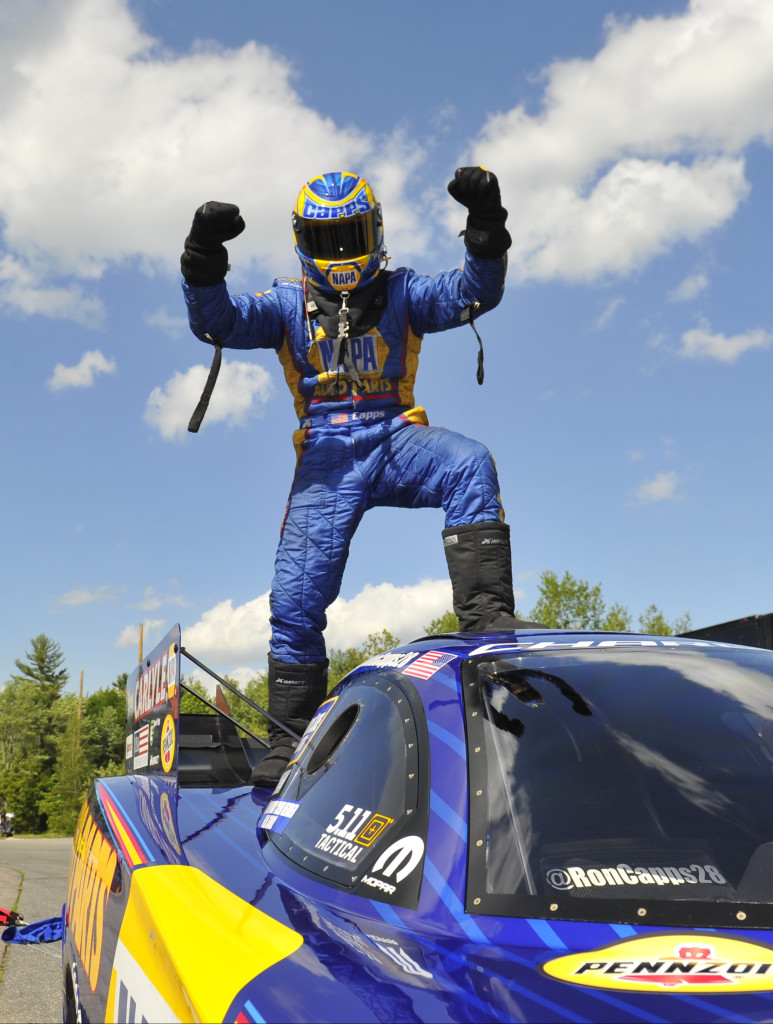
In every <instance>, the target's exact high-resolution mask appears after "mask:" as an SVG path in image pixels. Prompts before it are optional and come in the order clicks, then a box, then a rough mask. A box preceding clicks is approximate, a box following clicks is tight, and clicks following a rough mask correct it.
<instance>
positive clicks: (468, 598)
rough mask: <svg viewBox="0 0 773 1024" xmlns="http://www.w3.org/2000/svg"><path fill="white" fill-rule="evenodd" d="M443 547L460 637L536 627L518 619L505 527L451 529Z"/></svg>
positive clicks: (474, 525)
mask: <svg viewBox="0 0 773 1024" xmlns="http://www.w3.org/2000/svg"><path fill="white" fill-rule="evenodd" d="M443 545H444V547H445V552H446V562H447V563H448V573H449V575H450V577H451V587H452V589H453V602H454V611H455V612H456V614H457V616H458V618H459V631H460V632H461V633H479V632H482V631H487V630H502V629H517V628H518V627H519V626H530V625H536V623H529V622H522V621H520V620H519V619H516V618H515V598H514V596H513V565H512V559H511V555H510V527H509V526H508V525H507V524H506V523H498V522H494V523H468V524H467V525H464V526H450V527H448V528H447V529H445V530H443Z"/></svg>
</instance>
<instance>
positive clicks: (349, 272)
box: [327, 263, 362, 291]
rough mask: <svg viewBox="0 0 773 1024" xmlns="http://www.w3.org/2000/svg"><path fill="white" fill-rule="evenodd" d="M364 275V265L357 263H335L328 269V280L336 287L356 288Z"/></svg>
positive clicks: (338, 289) (337, 289)
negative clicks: (359, 265) (360, 265)
mask: <svg viewBox="0 0 773 1024" xmlns="http://www.w3.org/2000/svg"><path fill="white" fill-rule="evenodd" d="M361 277H362V267H358V266H357V264H356V263H333V264H331V266H330V267H328V270H327V279H328V282H329V283H330V284H331V285H332V286H333V288H335V289H336V291H342V290H345V289H351V288H356V287H357V285H358V284H359V283H360V278H361Z"/></svg>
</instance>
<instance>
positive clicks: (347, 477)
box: [183, 252, 506, 663]
mask: <svg viewBox="0 0 773 1024" xmlns="http://www.w3.org/2000/svg"><path fill="white" fill-rule="evenodd" d="M505 269H506V260H505V258H504V257H503V258H501V259H482V258H479V257H476V256H473V255H472V254H471V253H469V252H468V253H467V254H466V259H465V265H464V268H463V269H458V270H453V271H447V272H444V273H441V274H438V275H436V276H432V277H431V276H429V275H423V274H417V273H416V272H415V271H413V270H410V269H407V268H401V269H399V270H396V271H394V272H392V273H391V274H390V275H389V280H388V283H387V288H386V296H385V302H384V309H383V312H382V313H381V315H380V318H379V319H378V324H377V326H376V327H373V328H371V329H370V330H367V331H366V332H365V333H364V334H362V336H360V337H353V338H352V339H350V340H349V342H348V349H347V350H346V351H345V361H343V362H342V361H340V357H341V353H340V351H339V350H338V348H337V346H336V345H335V343H334V341H332V340H331V339H330V338H328V337H326V336H325V332H324V330H323V329H322V327H321V326H320V325H319V323H318V322H317V321H316V320H315V319H314V317H313V315H312V314H311V313H309V312H308V308H309V307H308V306H307V301H306V296H305V294H304V290H303V286H302V284H301V282H300V281H296V280H293V279H279V280H276V281H274V283H273V286H272V287H271V289H269V290H268V291H267V292H264V293H258V294H256V295H230V294H229V293H228V290H227V288H226V285H225V283H223V284H218V285H213V286H207V287H196V286H194V285H190V284H188V283H187V282H186V281H183V292H184V294H185V299H186V302H187V306H188V318H189V322H190V325H191V329H192V331H193V333H194V334H195V335H196V336H197V337H198V338H201V339H202V340H209V339H207V338H206V337H205V336H206V335H207V334H208V335H210V337H211V338H213V339H217V341H219V342H220V343H221V344H222V345H223V346H224V347H226V348H236V349H249V348H273V349H274V350H275V351H276V352H277V354H278V356H279V360H280V363H281V365H282V368H283V370H284V375H285V380H286V382H287V385H288V387H289V389H290V392H291V393H292V396H293V399H294V402H295V409H296V412H297V414H298V418H299V428H298V430H296V431H295V433H294V437H293V441H294V445H295V450H296V468H295V478H294V480H293V484H292V488H291V491H290V496H289V499H288V503H287V510H286V513H285V518H284V522H283V524H282V531H281V536H280V542H279V547H278V550H277V555H276V563H275V569H274V580H273V583H272V588H271V627H272V637H271V644H270V649H271V654H272V655H273V657H274V658H275V659H277V660H278V661H282V662H291V663H307V662H320V661H323V660H324V658H325V642H324V638H323V631H324V629H325V626H326V625H327V617H326V611H327V608H328V607H329V606H330V604H332V602H333V601H334V600H335V599H336V597H337V596H338V593H339V590H340V587H341V580H342V577H343V572H344V567H345V565H346V560H347V557H348V554H349V545H350V541H351V538H352V536H353V534H354V531H355V530H356V528H357V526H358V524H359V522H360V519H361V518H362V516H363V514H364V512H365V511H367V509H369V508H374V507H377V506H393V507H401V508H427V507H429V508H439V507H442V508H443V510H444V512H445V525H446V526H447V527H449V526H459V525H462V524H467V523H479V522H493V521H499V520H503V519H504V513H503V510H502V504H501V499H500V496H499V482H498V479H497V474H496V469H495V467H494V463H493V460H492V458H491V454H490V452H489V451H488V449H487V448H486V447H485V446H484V445H482V444H480V443H478V442H477V441H473V440H470V439H469V438H467V437H464V436H463V435H461V434H457V433H454V432H453V431H450V430H445V429H443V428H440V427H430V426H429V424H428V420H427V416H426V413H425V411H424V409H423V408H422V407H421V406H416V405H415V403H414V397H413V384H414V379H415V377H416V370H417V367H418V361H419V351H420V348H421V342H422V338H423V336H424V335H425V334H430V333H433V332H436V331H444V330H447V329H448V328H451V327H456V326H458V325H459V324H460V323H461V322H462V321H461V315H462V311H463V310H464V309H465V308H466V307H469V306H472V307H473V308H474V310H475V315H476V316H478V315H480V313H484V312H486V311H487V310H489V309H492V308H493V307H494V306H496V305H497V303H498V302H499V301H500V298H501V296H502V291H503V289H504V278H505ZM312 337H313V341H312Z"/></svg>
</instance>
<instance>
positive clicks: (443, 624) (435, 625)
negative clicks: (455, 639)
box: [424, 611, 459, 636]
mask: <svg viewBox="0 0 773 1024" xmlns="http://www.w3.org/2000/svg"><path fill="white" fill-rule="evenodd" d="M424 631H425V633H426V634H427V636H435V635H437V634H439V633H458V632H459V616H458V615H456V614H455V613H454V612H452V611H447V612H443V614H442V615H439V616H438V617H437V618H436V619H433V620H432V622H430V624H429V625H428V626H425V627H424Z"/></svg>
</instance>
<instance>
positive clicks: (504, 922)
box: [64, 629, 773, 1022]
mask: <svg viewBox="0 0 773 1024" xmlns="http://www.w3.org/2000/svg"><path fill="white" fill-rule="evenodd" d="M179 654H180V637H179V631H174V630H173V631H172V632H171V633H170V634H169V636H168V637H167V638H165V640H164V641H163V642H162V644H160V645H159V647H158V648H157V649H156V651H154V652H153V654H152V655H151V656H150V657H149V658H148V659H147V663H145V662H143V665H142V666H140V669H139V670H137V671H135V673H134V674H133V676H132V677H131V679H130V684H129V688H128V691H127V696H128V711H129V714H128V729H127V772H128V774H126V775H125V776H122V777H118V778H108V779H101V780H98V781H97V783H96V784H95V786H94V787H93V789H92V792H91V793H90V795H89V797H88V799H87V801H86V803H85V804H84V808H83V811H82V814H81V819H80V821H79V826H78V831H77V833H76V837H75V848H74V854H73V862H72V869H71V874H70V884H69V890H68V903H67V906H66V907H65V920H66V931H65V942H64V979H65V1017H66V1019H71V1020H72V1019H76V1018H77V1019H82V1020H88V1021H95V1020H116V1021H138V1022H139V1021H141V1020H145V1021H148V1022H150V1021H153V1020H173V1019H179V1020H227V1021H242V1022H243V1021H401V1022H402V1021H405V1022H418V1021H464V1022H473V1021H573V1022H595V1021H631V1022H660V1021H715V1020H726V1021H764V1020H770V1019H771V1018H773V906H772V905H771V904H772V903H773V859H771V858H773V853H772V852H771V851H773V810H770V809H769V808H768V806H767V805H768V804H773V799H771V798H772V797H773V652H768V651H758V650H753V649H751V648H745V647H736V646H731V645H725V644H718V643H713V642H708V641H702V640H695V639H686V638H676V637H674V638H667V637H649V636H637V635H629V634H610V633H567V632H561V631H549V630H538V629H530V630H521V631H517V632H515V633H513V632H510V633H503V634H491V633H487V634H480V635H474V636H473V635H445V636H434V637H428V638H424V639H421V640H418V641H416V642H414V643H411V644H409V645H404V646H402V647H399V648H397V649H396V650H394V651H391V652H387V653H385V654H381V655H376V656H375V657H373V658H370V659H369V660H368V661H366V662H365V663H363V664H362V665H361V666H359V667H358V668H357V669H355V670H354V671H353V672H352V673H350V674H349V675H348V676H347V677H346V678H345V679H344V680H343V681H342V682H341V683H340V684H339V685H338V686H337V687H336V689H335V690H334V691H333V692H332V693H331V695H330V697H329V698H328V700H327V701H326V702H325V704H323V705H322V707H321V708H320V710H319V712H318V713H317V715H316V716H315V719H314V720H313V721H312V723H311V725H310V726H309V729H308V730H307V731H306V734H305V735H304V737H303V740H302V742H301V744H300V746H299V748H298V751H297V753H296V758H295V761H294V762H293V763H292V764H291V765H290V766H289V768H288V771H287V772H286V773H285V775H284V776H283V778H282V780H280V783H279V785H278V787H277V790H276V791H275V792H274V793H273V794H272V793H269V792H267V791H265V790H261V789H257V788H253V787H252V786H251V785H249V781H248V780H249V772H250V769H251V767H252V765H253V764H254V763H256V762H257V760H258V758H259V756H260V749H259V746H258V745H257V744H255V743H254V742H252V741H248V739H245V737H244V734H243V733H242V734H240V733H239V731H238V730H237V729H236V728H235V727H234V726H233V724H232V723H231V721H230V720H229V719H227V718H216V717H215V716H207V717H208V719H209V721H208V722H207V721H204V716H201V717H199V716H194V717H195V718H196V719H197V721H196V722H195V723H190V722H186V721H185V716H179V714H178V704H179V683H178V680H179V677H180V675H179ZM207 730H209V731H207ZM769 879H771V880H769Z"/></svg>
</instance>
